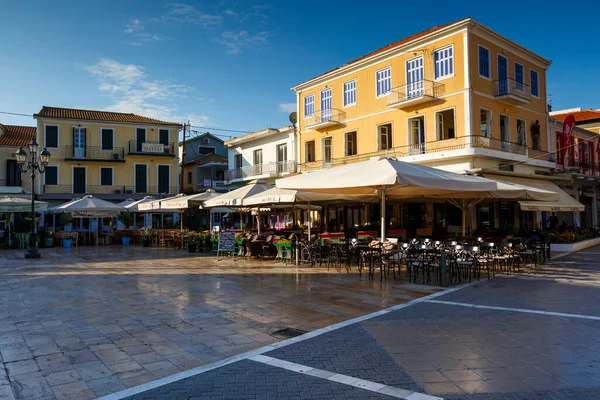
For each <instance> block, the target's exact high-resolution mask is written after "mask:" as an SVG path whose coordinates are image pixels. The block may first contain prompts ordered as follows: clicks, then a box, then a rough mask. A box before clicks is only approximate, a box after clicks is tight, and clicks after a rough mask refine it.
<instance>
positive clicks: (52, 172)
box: [44, 165, 58, 186]
mask: <svg viewBox="0 0 600 400" xmlns="http://www.w3.org/2000/svg"><path fill="white" fill-rule="evenodd" d="M44 185H46V186H56V185H58V167H57V166H56V165H48V166H47V167H46V172H44Z"/></svg>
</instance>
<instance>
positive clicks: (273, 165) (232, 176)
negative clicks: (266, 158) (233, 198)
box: [225, 161, 296, 181]
mask: <svg viewBox="0 0 600 400" xmlns="http://www.w3.org/2000/svg"><path fill="white" fill-rule="evenodd" d="M290 172H296V161H279V162H270V163H265V164H255V165H246V166H244V167H241V168H235V169H230V170H227V171H225V180H226V181H232V180H245V179H249V178H254V179H255V178H257V177H277V176H281V175H283V174H287V173H290Z"/></svg>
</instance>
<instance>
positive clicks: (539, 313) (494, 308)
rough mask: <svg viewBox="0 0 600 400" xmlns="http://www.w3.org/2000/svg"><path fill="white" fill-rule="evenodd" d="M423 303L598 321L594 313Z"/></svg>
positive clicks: (432, 301) (452, 302)
mask: <svg viewBox="0 0 600 400" xmlns="http://www.w3.org/2000/svg"><path fill="white" fill-rule="evenodd" d="M425 303H434V304H446V305H450V306H460V307H468V308H483V309H487V310H499V311H512V312H518V313H524V314H538V315H550V316H553V317H566V318H578V319H590V320H593V321H600V317H597V316H595V315H582V314H569V313H561V312H553V311H542V310H531V309H527V308H512V307H498V306H486V305H482V304H471V303H459V302H456V301H443V300H425Z"/></svg>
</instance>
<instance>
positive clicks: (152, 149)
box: [142, 143, 165, 153]
mask: <svg viewBox="0 0 600 400" xmlns="http://www.w3.org/2000/svg"><path fill="white" fill-rule="evenodd" d="M142 152H144V153H164V152H165V145H164V144H160V143H159V144H151V143H142Z"/></svg>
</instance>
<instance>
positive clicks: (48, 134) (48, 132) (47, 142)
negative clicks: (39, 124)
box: [44, 125, 58, 149]
mask: <svg viewBox="0 0 600 400" xmlns="http://www.w3.org/2000/svg"><path fill="white" fill-rule="evenodd" d="M44 133H45V135H44V147H47V148H49V149H57V148H58V125H46V126H45V127H44Z"/></svg>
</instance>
